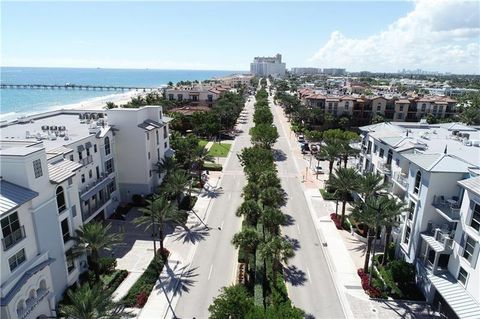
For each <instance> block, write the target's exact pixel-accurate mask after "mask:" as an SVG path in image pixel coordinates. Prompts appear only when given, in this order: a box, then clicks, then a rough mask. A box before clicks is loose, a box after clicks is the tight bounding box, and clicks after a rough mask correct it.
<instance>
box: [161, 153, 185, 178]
mask: <svg viewBox="0 0 480 319" xmlns="http://www.w3.org/2000/svg"><path fill="white" fill-rule="evenodd" d="M155 167H156V170H157V171H158V172H159V173H160V174H163V173H165V174H166V175H167V176H168V175H169V174H170V173H171V172H173V171H174V170H176V169H178V168H180V165H179V164H178V163H177V161H175V159H174V158H173V157H165V158H163V159H161V160H159V161H158V162H157V163H155Z"/></svg>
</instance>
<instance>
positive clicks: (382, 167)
mask: <svg viewBox="0 0 480 319" xmlns="http://www.w3.org/2000/svg"><path fill="white" fill-rule="evenodd" d="M378 169H379V170H380V171H382V172H383V173H384V174H390V173H391V172H392V163H390V164H388V163H380V164H378Z"/></svg>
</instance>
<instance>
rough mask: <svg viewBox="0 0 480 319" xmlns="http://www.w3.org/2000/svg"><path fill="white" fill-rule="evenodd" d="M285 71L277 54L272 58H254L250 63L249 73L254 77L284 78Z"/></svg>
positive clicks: (280, 56)
mask: <svg viewBox="0 0 480 319" xmlns="http://www.w3.org/2000/svg"><path fill="white" fill-rule="evenodd" d="M285 70H286V64H285V63H284V62H282V55H281V54H279V53H277V54H276V55H275V56H273V57H255V58H253V62H252V63H250V73H251V74H253V75H255V76H269V75H271V76H274V77H278V76H284V75H285Z"/></svg>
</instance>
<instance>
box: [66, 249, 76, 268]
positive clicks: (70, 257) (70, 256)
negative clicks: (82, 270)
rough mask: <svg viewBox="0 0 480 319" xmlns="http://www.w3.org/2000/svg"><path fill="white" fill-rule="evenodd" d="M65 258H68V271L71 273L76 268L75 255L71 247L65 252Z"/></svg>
mask: <svg viewBox="0 0 480 319" xmlns="http://www.w3.org/2000/svg"><path fill="white" fill-rule="evenodd" d="M65 259H66V260H67V270H68V273H71V272H72V271H73V270H75V257H73V252H72V249H69V250H67V251H66V252H65Z"/></svg>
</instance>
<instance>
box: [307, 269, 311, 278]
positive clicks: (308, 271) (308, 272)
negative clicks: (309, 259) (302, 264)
mask: <svg viewBox="0 0 480 319" xmlns="http://www.w3.org/2000/svg"><path fill="white" fill-rule="evenodd" d="M307 275H308V279H310V281H312V277H311V276H310V270H308V267H307Z"/></svg>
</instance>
